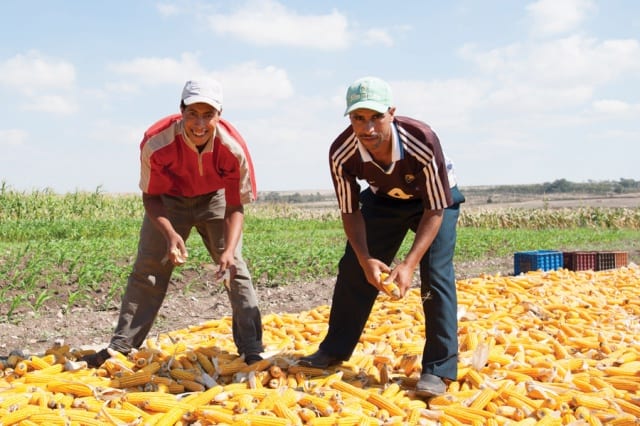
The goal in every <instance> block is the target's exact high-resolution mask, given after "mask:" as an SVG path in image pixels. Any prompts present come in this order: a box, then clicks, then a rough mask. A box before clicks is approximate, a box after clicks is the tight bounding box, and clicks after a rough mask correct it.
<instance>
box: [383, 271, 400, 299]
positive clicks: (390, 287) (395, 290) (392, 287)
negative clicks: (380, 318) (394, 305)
mask: <svg viewBox="0 0 640 426" xmlns="http://www.w3.org/2000/svg"><path fill="white" fill-rule="evenodd" d="M387 278H389V274H388V273H386V272H380V279H379V282H380V285H381V286H382V289H383V290H384V292H385V294H387V296H389V297H391V298H392V299H394V300H398V299H400V298H401V297H402V295H401V293H400V288H399V287H398V284H396V283H395V282H393V281H391V282H386V281H385V280H386V279H387Z"/></svg>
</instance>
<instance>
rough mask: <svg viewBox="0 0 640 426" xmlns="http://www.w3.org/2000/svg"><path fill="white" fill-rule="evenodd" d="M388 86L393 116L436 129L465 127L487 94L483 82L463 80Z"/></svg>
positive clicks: (485, 85)
mask: <svg viewBox="0 0 640 426" xmlns="http://www.w3.org/2000/svg"><path fill="white" fill-rule="evenodd" d="M389 84H390V85H391V87H392V89H393V93H394V103H395V105H396V108H397V111H396V113H397V114H399V115H409V116H414V117H416V118H420V119H421V120H422V121H425V122H427V123H430V124H432V125H433V126H434V127H438V128H443V127H447V126H460V125H462V124H464V123H467V122H468V120H469V118H470V116H471V114H472V113H473V110H474V109H475V108H477V107H478V106H479V105H481V103H482V100H483V98H484V97H485V96H486V93H485V92H486V90H487V83H486V82H483V81H481V80H465V79H451V80H434V81H430V82H423V81H397V82H393V81H392V82H389Z"/></svg>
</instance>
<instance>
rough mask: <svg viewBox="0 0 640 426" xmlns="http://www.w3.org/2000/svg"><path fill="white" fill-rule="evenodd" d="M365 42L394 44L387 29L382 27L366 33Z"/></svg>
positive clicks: (369, 43) (388, 45)
mask: <svg viewBox="0 0 640 426" xmlns="http://www.w3.org/2000/svg"><path fill="white" fill-rule="evenodd" d="M364 43H365V44H368V45H383V46H387V47H391V46H393V38H392V37H391V35H389V32H388V31H387V30H384V29H381V28H375V29H370V30H368V31H365V33H364Z"/></svg>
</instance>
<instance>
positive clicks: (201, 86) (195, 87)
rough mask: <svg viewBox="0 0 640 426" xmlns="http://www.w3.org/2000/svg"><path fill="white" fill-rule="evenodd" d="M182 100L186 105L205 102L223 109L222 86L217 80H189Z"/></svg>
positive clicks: (219, 109) (183, 90)
mask: <svg viewBox="0 0 640 426" xmlns="http://www.w3.org/2000/svg"><path fill="white" fill-rule="evenodd" d="M182 102H184V104H185V105H191V104H195V103H198V102H204V103H205V104H208V105H211V106H212V107H214V108H215V109H217V110H218V111H222V86H220V83H218V82H217V81H215V80H189V81H187V82H186V83H185V85H184V89H182Z"/></svg>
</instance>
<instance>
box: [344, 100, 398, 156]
mask: <svg viewBox="0 0 640 426" xmlns="http://www.w3.org/2000/svg"><path fill="white" fill-rule="evenodd" d="M394 112H395V108H393V107H392V108H389V109H388V110H387V112H385V113H381V112H378V111H374V110H372V109H366V108H359V109H356V110H354V111H352V112H351V113H350V114H349V120H351V126H352V127H353V131H354V133H355V134H356V137H357V138H358V140H359V141H360V143H362V144H363V145H364V147H365V148H366V149H367V150H368V151H370V152H377V151H380V150H382V149H385V148H386V147H387V146H388V144H389V143H391V123H392V122H393V113H394Z"/></svg>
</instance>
